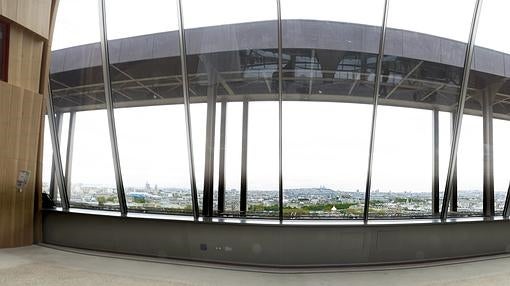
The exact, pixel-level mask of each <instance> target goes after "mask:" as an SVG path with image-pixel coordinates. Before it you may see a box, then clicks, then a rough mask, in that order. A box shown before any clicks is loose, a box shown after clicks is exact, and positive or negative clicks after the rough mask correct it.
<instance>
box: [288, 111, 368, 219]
mask: <svg viewBox="0 0 510 286" xmlns="http://www.w3.org/2000/svg"><path fill="white" fill-rule="evenodd" d="M284 108H285V112H284V113H283V116H284V117H283V122H284V125H283V138H284V147H283V150H284V153H283V164H284V169H283V170H284V176H283V179H284V182H285V196H284V198H285V199H284V202H285V203H284V214H285V215H286V216H288V217H292V218H294V217H310V218H314V217H331V218H337V217H349V218H356V217H362V216H363V205H364V199H365V189H364V188H363V186H364V184H365V180H366V171H367V151H368V147H369V141H370V126H371V114H372V108H371V106H370V105H366V104H354V103H331V102H285V105H284Z"/></svg>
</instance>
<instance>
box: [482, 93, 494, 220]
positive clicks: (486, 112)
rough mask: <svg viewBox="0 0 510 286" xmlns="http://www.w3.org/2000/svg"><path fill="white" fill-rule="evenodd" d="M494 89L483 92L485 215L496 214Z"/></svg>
mask: <svg viewBox="0 0 510 286" xmlns="http://www.w3.org/2000/svg"><path fill="white" fill-rule="evenodd" d="M492 99H493V93H492V89H491V88H488V89H486V90H485V91H484V92H483V94H482V114H483V215H484V216H485V217H492V216H494V150H493V143H494V140H493V126H492V123H493V120H492V119H493V114H492Z"/></svg>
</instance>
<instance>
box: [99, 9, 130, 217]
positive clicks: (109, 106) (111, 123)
mask: <svg viewBox="0 0 510 286" xmlns="http://www.w3.org/2000/svg"><path fill="white" fill-rule="evenodd" d="M98 1H99V19H100V21H99V28H100V32H101V59H102V67H103V81H104V94H105V102H106V113H107V116H108V130H109V132H110V145H111V149H112V160H113V168H114V171H115V182H116V185H117V196H118V198H119V207H120V213H121V214H122V215H126V214H127V212H128V209H127V203H126V194H125V192H124V183H123V181H122V172H121V168H120V157H119V147H118V143H117V130H116V127H115V115H114V111H113V99H112V87H111V81H110V58H109V53H108V37H107V33H106V11H105V0H98Z"/></svg>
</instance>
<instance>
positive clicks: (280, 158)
mask: <svg viewBox="0 0 510 286" xmlns="http://www.w3.org/2000/svg"><path fill="white" fill-rule="evenodd" d="M276 3H277V14H278V21H277V22H278V217H279V219H280V221H281V220H283V138H282V136H283V135H282V132H283V116H282V112H283V71H282V69H283V48H282V47H283V43H282V41H283V40H282V33H283V31H282V7H281V6H282V4H281V1H280V0H276Z"/></svg>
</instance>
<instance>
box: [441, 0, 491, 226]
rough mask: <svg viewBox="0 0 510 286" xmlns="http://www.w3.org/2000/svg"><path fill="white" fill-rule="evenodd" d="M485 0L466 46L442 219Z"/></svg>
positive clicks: (445, 214) (478, 7) (476, 12)
mask: <svg viewBox="0 0 510 286" xmlns="http://www.w3.org/2000/svg"><path fill="white" fill-rule="evenodd" d="M482 2H483V0H477V1H476V4H475V10H474V12H473V20H472V22H471V30H470V32H469V40H468V45H467V48H466V55H465V58H464V73H463V76H462V85H461V88H460V97H459V104H458V106H457V114H456V119H455V129H454V130H453V131H454V133H453V134H454V136H453V142H452V146H451V152H450V161H449V163H448V175H447V177H446V186H445V190H444V198H443V205H442V207H441V219H442V220H446V218H447V217H448V205H449V203H450V200H451V198H452V193H453V192H452V183H453V174H454V170H455V169H456V168H455V167H456V164H455V161H456V160H457V151H458V148H459V139H460V131H461V127H462V116H463V113H464V105H465V103H466V95H467V88H468V81H469V73H470V71H471V62H472V60H473V51H474V46H475V38H476V30H477V27H478V19H479V15H480V11H481V9H482Z"/></svg>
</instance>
